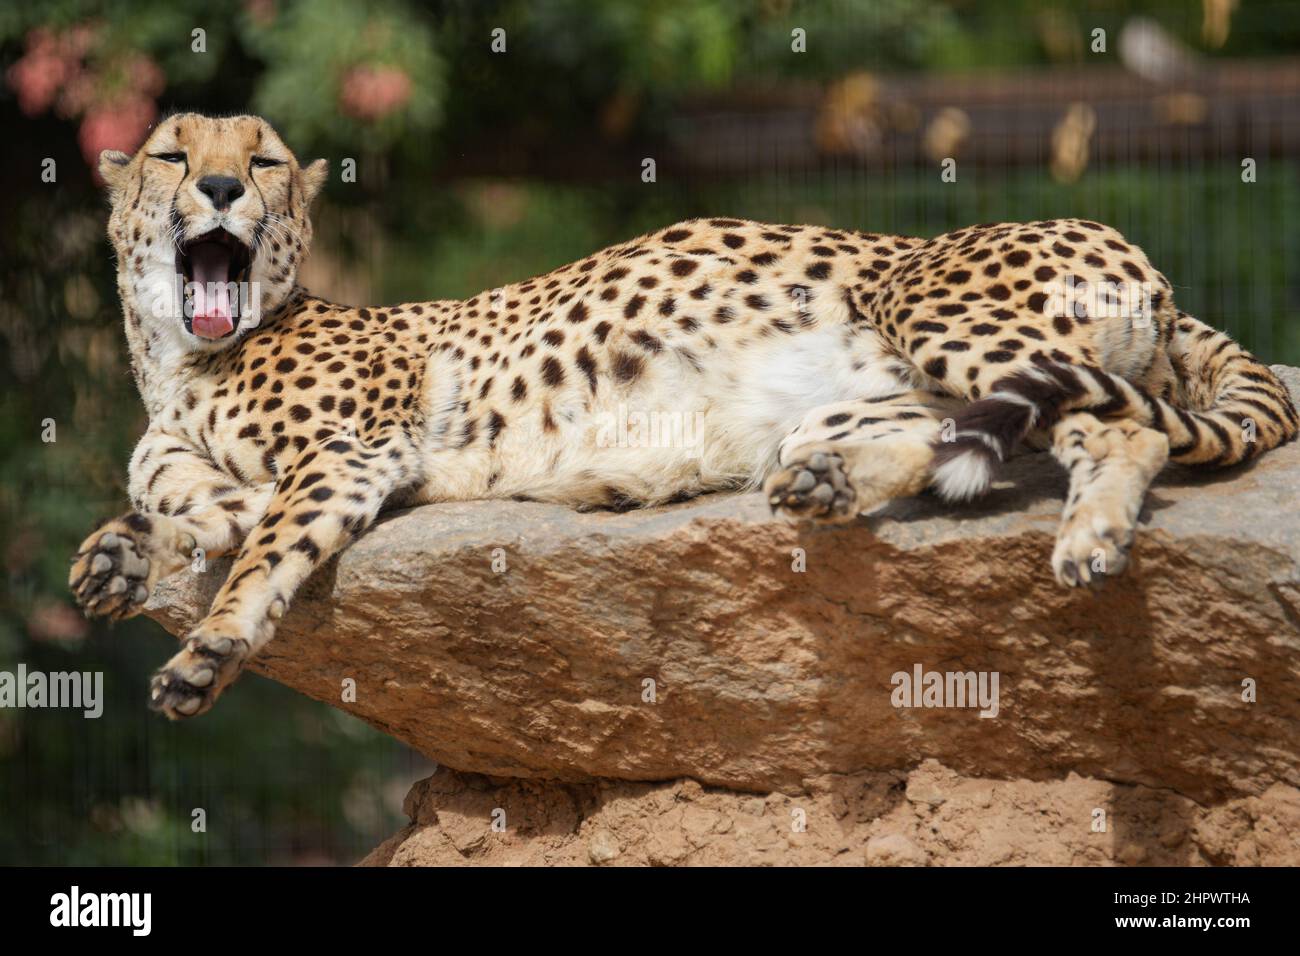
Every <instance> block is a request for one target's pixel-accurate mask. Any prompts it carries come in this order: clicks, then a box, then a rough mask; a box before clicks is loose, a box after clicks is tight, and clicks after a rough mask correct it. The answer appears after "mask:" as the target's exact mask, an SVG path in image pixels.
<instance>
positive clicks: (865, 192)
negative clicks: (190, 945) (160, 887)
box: [0, 0, 1300, 863]
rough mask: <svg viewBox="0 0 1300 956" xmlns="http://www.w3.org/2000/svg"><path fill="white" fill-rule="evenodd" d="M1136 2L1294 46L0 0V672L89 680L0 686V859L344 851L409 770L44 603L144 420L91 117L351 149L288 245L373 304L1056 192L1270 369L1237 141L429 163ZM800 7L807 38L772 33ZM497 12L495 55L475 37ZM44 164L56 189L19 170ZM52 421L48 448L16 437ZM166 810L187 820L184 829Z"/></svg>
mask: <svg viewBox="0 0 1300 956" xmlns="http://www.w3.org/2000/svg"><path fill="white" fill-rule="evenodd" d="M1136 13H1143V14H1147V15H1151V16H1154V17H1156V18H1158V19H1159V20H1160V21H1161V22H1162V24H1164V26H1165V27H1166V28H1167V29H1168V30H1170V31H1171V32H1172V33H1174V34H1175V35H1177V36H1179V37H1181V38H1182V39H1183V40H1184V41H1185V42H1187V43H1188V44H1190V45H1191V46H1193V47H1195V48H1198V49H1200V50H1201V52H1203V53H1206V54H1209V55H1231V56H1247V55H1255V54H1272V53H1277V52H1287V51H1290V52H1294V50H1295V49H1296V48H1297V40H1300V16H1297V15H1296V14H1295V13H1294V8H1292V7H1290V6H1289V5H1287V4H1285V3H1280V2H1278V0H1271V2H1270V0H1246V2H1243V3H1242V4H1241V5H1240V7H1239V9H1238V10H1237V12H1236V14H1235V15H1234V17H1233V20H1232V26H1233V29H1232V32H1231V33H1230V34H1229V36H1228V37H1227V39H1226V42H1225V43H1224V44H1223V46H1222V47H1221V48H1218V49H1207V48H1206V47H1205V44H1204V43H1203V42H1202V40H1201V30H1202V10H1201V7H1200V5H1199V4H1195V3H1187V2H1183V0H1100V2H1096V3H1089V4H1077V3H1065V2H1059V3H1042V2H1036V0H1005V2H989V3H974V2H964V0H949V2H945V0H756V2H742V0H644V2H638V3H633V2H625V0H443V2H433V3H428V4H419V3H415V2H413V0H369V2H365V3H359V2H352V0H239V2H236V0H212V2H199V0H134V2H126V0H99V2H92V0H45V2H43V3H41V4H0V66H3V69H4V71H5V76H6V84H5V86H4V87H3V92H0V124H3V125H2V127H0V128H3V129H5V130H6V133H7V137H6V139H7V143H6V148H5V149H4V150H0V181H2V182H4V184H5V186H6V188H5V189H3V190H0V221H3V223H4V226H5V228H4V230H3V232H0V343H2V346H3V347H2V348H0V382H2V384H3V389H2V390H0V546H2V547H3V552H0V571H2V572H3V575H4V585H3V588H0V670H7V669H12V668H13V667H14V666H15V664H16V663H17V662H18V661H22V662H25V663H26V664H27V665H28V667H29V668H32V669H39V670H47V671H57V670H74V669H75V670H82V671H87V670H89V671H103V672H104V674H105V682H106V683H105V692H106V710H105V713H104V715H103V717H101V718H100V719H99V720H93V721H92V720H83V719H82V718H81V717H80V715H79V714H75V713H69V712H63V711H52V710H51V711H26V710H22V711H18V710H0V863H72V862H76V863H265V862H292V861H304V860H307V861H322V862H328V861H333V862H349V861H352V860H355V859H356V858H358V857H359V856H360V855H361V854H363V853H364V852H365V851H367V850H368V849H370V848H371V847H373V846H374V845H375V844H376V843H377V842H378V841H379V840H380V839H382V838H383V837H385V836H386V835H388V834H389V833H390V832H392V830H393V829H395V827H396V826H397V825H398V824H399V823H400V816H399V813H398V806H399V803H400V798H401V795H402V793H403V792H404V788H405V784H406V783H407V782H409V781H410V780H411V779H413V778H415V777H416V776H419V775H421V773H422V771H423V772H427V765H426V764H425V763H423V762H422V761H421V760H420V758H418V757H416V756H414V755H412V754H410V753H408V752H407V751H405V750H404V749H402V748H401V747H399V746H398V745H397V744H396V743H394V742H393V741H392V740H390V739H389V738H387V737H384V736H383V735H381V734H379V733H377V732H375V731H372V730H370V729H368V728H366V727H364V726H362V725H360V724H358V723H357V722H356V721H353V720H351V719H350V718H347V717H344V716H342V715H341V714H339V713H338V712H336V711H332V710H330V709H329V708H326V707H324V706H322V705H319V704H316V703H314V702H311V701H307V700H305V699H303V698H301V697H298V696H297V695H295V694H293V693H292V692H290V691H288V690H286V689H284V688H282V687H279V686H278V685H275V684H273V683H271V682H269V681H265V680H262V679H259V678H255V677H252V676H249V677H245V678H244V679H243V680H242V681H241V683H240V685H239V686H238V688H237V689H236V690H235V691H233V692H232V693H231V694H230V695H229V696H228V697H227V698H226V699H224V700H223V701H222V705H221V706H219V707H217V708H216V709H215V710H214V711H213V712H212V713H211V714H209V715H207V716H205V717H204V718H202V719H201V720H199V721H194V722H191V723H187V724H183V725H177V726H173V725H169V724H167V723H166V722H165V721H163V720H161V719H160V718H157V717H154V716H153V715H151V714H149V713H148V712H147V711H146V709H145V707H144V700H145V689H146V686H147V679H148V676H149V674H150V673H151V672H152V670H153V668H154V667H155V666H156V665H157V664H158V663H159V662H161V661H162V660H163V659H165V657H166V656H167V655H168V653H169V641H170V639H169V638H166V637H165V635H163V634H162V632H161V629H160V628H158V627H157V626H156V625H154V624H152V623H150V622H147V621H139V620H137V621H132V622H127V623H125V624H123V625H120V626H118V627H117V628H115V629H111V630H110V629H108V628H106V627H104V626H102V625H99V624H88V623H87V622H84V621H83V620H82V619H81V618H80V616H79V615H77V613H76V612H75V611H74V610H73V609H72V607H71V604H70V601H69V599H68V596H67V594H66V589H65V578H66V573H67V562H68V557H69V556H70V555H71V553H72V552H73V550H74V549H75V548H76V546H77V544H78V543H79V542H80V541H81V540H82V538H83V537H84V536H85V534H86V533H87V530H88V529H89V528H90V527H91V525H92V523H93V522H94V520H95V519H97V518H103V517H108V516H110V515H113V514H115V513H118V512H120V511H121V510H122V509H123V507H124V505H125V500H126V496H125V489H124V479H125V468H126V461H127V458H128V455H129V453H130V450H131V447H132V444H133V442H134V441H135V439H136V438H137V437H138V435H139V434H140V432H141V431H142V429H143V426H144V414H143V410H142V408H141V407H140V403H139V399H138V397H137V396H136V394H135V391H134V387H133V384H132V382H131V379H130V375H129V372H128V369H127V365H126V360H125V354H124V352H125V349H124V343H123V339H122V333H121V329H120V316H119V313H118V308H117V302H116V290H115V287H114V276H113V264H112V259H111V253H110V251H109V248H108V245H107V243H106V241H105V240H104V236H103V229H104V218H105V208H104V203H103V199H102V197H101V196H100V195H99V194H98V192H97V190H96V189H95V187H94V185H93V183H92V182H91V179H90V175H89V168H88V166H87V165H86V162H85V159H86V157H88V156H92V155H94V153H95V151H96V150H97V149H98V148H101V147H102V146H104V145H108V144H107V143H106V142H105V140H106V138H112V137H114V136H118V137H130V136H132V135H136V136H137V137H138V136H139V135H142V134H143V130H144V129H145V128H146V127H147V125H148V122H149V121H150V119H151V118H152V115H156V113H157V112H158V111H161V110H165V109H168V108H172V107H176V108H185V109H202V110H205V111H210V112H235V111H257V112H262V113H264V114H265V115H267V116H268V118H270V119H271V120H272V121H273V122H274V123H275V124H276V125H277V126H278V127H279V128H280V129H281V131H282V132H284V133H285V135H286V137H287V138H288V140H289V141H290V143H291V144H292V145H293V147H294V148H295V149H296V150H297V151H298V153H299V155H300V156H303V157H309V156H315V155H325V156H328V157H330V158H332V159H335V160H337V159H338V158H340V157H342V156H350V157H358V158H359V166H360V168H361V169H362V170H363V175H362V176H361V178H360V180H359V182H358V183H357V184H355V185H354V186H351V187H347V188H345V187H344V186H343V185H341V184H340V183H338V182H337V180H336V181H334V182H333V183H332V184H331V186H330V188H329V190H328V192H327V196H326V198H325V199H324V201H323V203H322V206H321V208H320V209H319V210H318V215H317V224H318V225H317V236H318V239H317V246H318V252H317V256H318V257H319V260H320V261H322V262H324V263H326V267H325V269H324V270H323V272H324V275H325V276H326V279H327V281H332V282H336V283H337V284H338V285H339V288H340V289H342V288H344V287H346V286H347V283H348V282H349V281H351V282H353V283H354V284H355V286H356V287H358V288H361V289H363V290H364V295H365V296H367V297H369V298H370V299H372V300H373V301H387V302H392V301H412V300H420V299H428V298H437V297H451V296H463V295H469V294H472V293H475V292H478V291H479V290H481V289H483V288H490V287H493V286H496V285H500V284H502V283H504V282H508V281H512V280H516V279H521V278H524V277H526V276H529V275H534V274H538V273H541V272H544V271H546V270H548V269H550V268H552V267H554V266H557V265H560V264H562V263H564V262H567V261H571V260H573V259H577V258H579V257H582V256H584V255H586V254H588V253H589V252H591V251H592V250H594V249H597V248H599V247H601V246H604V245H607V244H610V243H613V242H618V241H621V240H625V239H627V238H628V237H630V236H632V235H636V234H638V233H641V232H645V231H648V230H650V229H654V228H659V227H662V226H663V225H664V224H666V223H669V222H672V221H674V220H677V219H682V218H688V217H691V216H714V215H729V216H746V217H751V218H756V219H765V220H771V221H777V222H814V223H824V224H828V225H836V226H842V227H846V228H861V229H870V230H875V231H882V232H902V233H910V234H918V235H932V234H935V233H938V232H941V231H943V230H945V229H950V228H954V227H956V226H959V225H965V224H969V223H972V222H980V221H988V220H998V219H1034V218H1047V217H1057V216H1069V215H1079V216H1086V217H1089V218H1094V219H1102V220H1106V221H1108V222H1110V223H1112V224H1114V225H1116V226H1118V227H1119V228H1120V229H1121V230H1123V231H1124V232H1125V233H1126V234H1127V235H1128V236H1129V237H1130V238H1132V239H1133V240H1134V241H1135V242H1138V243H1139V244H1141V245H1142V246H1143V247H1144V248H1145V249H1146V251H1147V252H1148V254H1149V255H1150V257H1151V259H1152V260H1153V262H1155V263H1156V265H1157V266H1158V267H1159V268H1160V269H1161V270H1162V271H1164V272H1165V273H1166V274H1167V275H1168V277H1169V278H1170V281H1172V282H1173V283H1174V285H1175V288H1176V290H1177V296H1178V300H1179V303H1180V305H1182V306H1183V307H1184V308H1186V309H1188V310H1189V311H1191V312H1192V313H1194V314H1196V315H1198V316H1199V317H1201V318H1203V319H1205V320H1206V321H1209V322H1211V323H1212V324H1215V325H1218V326H1221V327H1223V328H1226V329H1228V330H1229V331H1231V332H1233V333H1234V334H1236V335H1238V336H1240V337H1242V338H1243V339H1244V340H1245V341H1246V343H1247V344H1248V345H1249V346H1251V347H1253V348H1255V349H1256V350H1257V351H1259V352H1260V353H1261V354H1262V355H1264V356H1265V357H1267V358H1269V359H1271V360H1275V361H1281V360H1289V361H1292V362H1295V361H1297V360H1300V304H1298V302H1297V294H1296V277H1295V263H1296V262H1297V261H1300V168H1297V166H1296V164H1295V163H1286V162H1281V161H1274V162H1271V163H1267V164H1264V165H1262V166H1261V170H1260V174H1261V175H1260V182H1259V183H1258V184H1256V185H1252V186H1244V185H1243V184H1242V183H1241V181H1240V176H1239V169H1238V168H1237V166H1236V163H1235V162H1229V161H1227V160H1226V159H1225V160H1224V161H1222V162H1219V161H1206V162H1200V161H1196V162H1185V163H1180V164H1179V165H1177V166H1170V165H1169V164H1164V165H1160V166H1133V167H1121V168H1106V169H1094V170H1090V171H1089V172H1088V173H1087V174H1086V175H1085V176H1084V177H1083V178H1082V179H1081V180H1080V181H1079V182H1077V183H1075V184H1074V185H1070V186H1063V185H1061V184H1059V183H1056V182H1054V181H1052V180H1051V179H1050V178H1049V177H1048V176H1047V174H1046V172H1045V171H1042V170H1033V169H1030V170H1014V169H1001V170H980V171H978V172H973V171H972V172H967V171H964V172H963V178H962V180H961V185H960V188H949V187H945V186H943V185H942V184H940V183H939V182H938V180H937V178H936V177H935V176H933V175H932V173H930V172H923V171H920V170H913V169H899V170H891V171H888V172H876V171H867V170H864V169H862V168H858V167H854V166H851V165H845V166H843V167H842V168H834V169H830V170H828V171H824V172H808V171H804V170H799V171H796V172H787V171H783V170H781V169H780V168H779V166H778V167H776V168H774V169H773V171H772V172H771V173H764V174H763V175H755V176H752V177H746V178H744V179H742V180H717V179H712V180H711V179H703V178H701V179H682V178H680V177H674V176H672V175H662V176H661V177H660V181H659V182H658V183H656V184H654V185H653V186H650V185H647V184H644V183H642V182H640V180H639V178H638V177H637V176H636V172H635V168H634V167H632V166H629V173H628V175H627V176H626V178H624V179H621V180H618V181H606V182H591V183H582V182H574V181H567V182H564V183H556V182H542V181H538V180H525V181H513V180H512V181H502V180H499V179H488V178H481V177H473V176H472V173H473V170H469V171H468V172H469V173H470V174H471V175H470V176H469V177H468V178H465V177H462V178H461V179H459V180H457V181H448V180H447V179H446V178H445V177H444V175H443V170H444V168H445V167H446V164H447V163H448V161H450V160H454V159H456V158H457V157H458V156H460V155H461V154H462V152H463V150H464V147H465V144H466V143H469V142H483V141H485V138H486V140H487V141H488V142H491V141H492V140H491V138H492V136H493V135H494V134H495V133H496V131H498V130H502V129H510V130H514V131H522V133H523V134H524V137H523V139H522V142H524V143H525V144H526V145H527V147H528V148H531V149H536V150H538V151H539V152H544V151H546V150H547V149H549V148H551V147H553V146H554V145H555V144H557V143H561V142H564V143H568V142H573V141H576V142H580V143H583V144H602V145H608V144H610V143H613V144H618V143H620V142H628V141H632V140H634V139H638V138H639V139H647V138H648V139H650V140H653V138H654V137H655V136H657V135H661V134H662V133H663V131H664V129H665V127H666V125H667V124H668V123H669V122H670V121H671V117H672V110H673V107H674V106H675V105H676V104H678V103H679V102H680V101H681V100H682V98H683V97H686V96H690V95H698V94H701V93H709V92H712V91H719V90H728V89H746V88H750V87H751V86H752V87H754V88H765V89H769V90H770V89H777V90H779V89H780V87H781V86H782V85H783V84H787V83H793V82H802V81H827V80H834V79H836V78H838V77H840V76H842V75H844V74H845V73H848V72H851V71H856V70H863V69H867V70H871V71H888V70H910V69H921V70H946V69H966V68H986V67H998V68H1008V67H1018V66H1030V65H1038V64H1043V63H1049V62H1060V61H1062V60H1065V61H1070V60H1071V59H1072V57H1074V53H1072V51H1073V50H1076V49H1077V40H1078V38H1079V37H1081V36H1084V35H1086V30H1087V29H1090V28H1091V27H1092V26H1093V25H1099V26H1102V27H1105V28H1106V29H1108V30H1113V29H1117V28H1118V27H1119V25H1120V24H1121V23H1122V22H1123V20H1124V19H1125V18H1126V17H1128V16H1131V15H1133V14H1136ZM795 27H799V28H802V29H804V30H806V31H807V35H808V37H809V43H808V53H807V54H806V55H800V56H791V55H790V43H791V35H790V31H791V29H793V28H795ZM196 28H202V29H203V30H204V31H205V35H204V40H205V44H206V52H205V53H196V52H195V51H194V49H193V43H194V38H193V32H192V31H193V30H195V29H196ZM497 28H503V29H505V30H506V40H505V42H506V49H507V52H506V53H504V54H498V53H494V52H492V49H491V42H492V39H493V30H495V29H497ZM42 30H44V31H45V33H41V32H40V31H42ZM78 31H81V32H78ZM42 37H44V38H45V39H42ZM60 38H62V39H60ZM1062 38H1064V39H1062ZM1072 38H1073V39H1072ZM41 44H44V45H41ZM37 54H39V55H37ZM19 63H25V66H24V67H23V71H22V72H21V73H20V74H15V73H13V72H12V70H13V68H14V67H15V65H16V64H19ZM56 81H57V82H56ZM155 86H156V89H155ZM47 94H48V95H47ZM150 111H152V112H150ZM520 141H521V140H512V142H520ZM120 145H121V146H122V147H124V148H131V147H132V146H133V145H134V143H128V142H123V143H121V144H120ZM46 158H53V159H55V160H56V161H57V164H58V169H59V171H60V172H59V179H58V181H57V183H43V182H42V181H41V180H40V178H39V171H40V168H41V163H42V161H43V160H44V159H46ZM318 291H321V292H323V293H326V294H331V293H333V292H335V291H336V290H334V289H329V288H323V289H319V290H318ZM339 294H340V295H343V296H345V295H346V293H345V292H340V293H339ZM47 420H52V421H53V422H54V423H55V427H56V429H57V440H56V441H54V442H45V441H43V440H42V430H43V427H44V423H45V422H46V421H47ZM195 808H202V809H204V810H205V811H206V813H207V833H206V834H203V835H200V834H196V833H194V832H193V831H192V829H191V814H192V811H193V810H194V809H195Z"/></svg>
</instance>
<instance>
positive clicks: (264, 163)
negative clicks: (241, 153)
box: [253, 156, 284, 169]
mask: <svg viewBox="0 0 1300 956" xmlns="http://www.w3.org/2000/svg"><path fill="white" fill-rule="evenodd" d="M283 165H284V160H283V159H271V158H270V157H268V156H254V157H253V168H254V169H270V168H271V167H272V166H283Z"/></svg>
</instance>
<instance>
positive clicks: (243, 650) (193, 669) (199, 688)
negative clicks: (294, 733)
mask: <svg viewBox="0 0 1300 956" xmlns="http://www.w3.org/2000/svg"><path fill="white" fill-rule="evenodd" d="M248 653H249V643H248V641H246V640H244V639H242V638H237V637H225V636H221V635H218V634H216V633H205V632H204V631H203V630H202V626H200V628H199V629H197V630H195V631H194V632H192V633H191V634H190V636H189V637H188V638H187V639H186V641H185V648H184V649H183V650H182V651H181V652H180V653H179V654H177V655H176V656H175V657H173V658H172V659H171V660H169V661H168V662H167V663H166V664H165V665H164V666H163V667H162V669H161V670H159V671H158V673H157V674H155V675H154V677H153V681H152V683H151V685H150V692H149V703H150V706H151V707H153V709H154V710H157V711H161V712H162V713H163V714H165V715H166V716H167V717H168V718H170V719H171V720H180V719H182V718H185V717H194V716H197V715H198V714H202V713H205V712H207V711H208V710H210V709H211V708H212V705H213V704H214V703H215V702H216V699H217V698H218V697H219V696H221V692H222V691H223V690H225V689H226V688H227V687H229V686H230V685H231V684H232V683H234V680H235V678H236V677H238V676H239V671H240V670H241V669H242V668H243V665H244V660H245V659H246V658H247V657H248Z"/></svg>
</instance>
